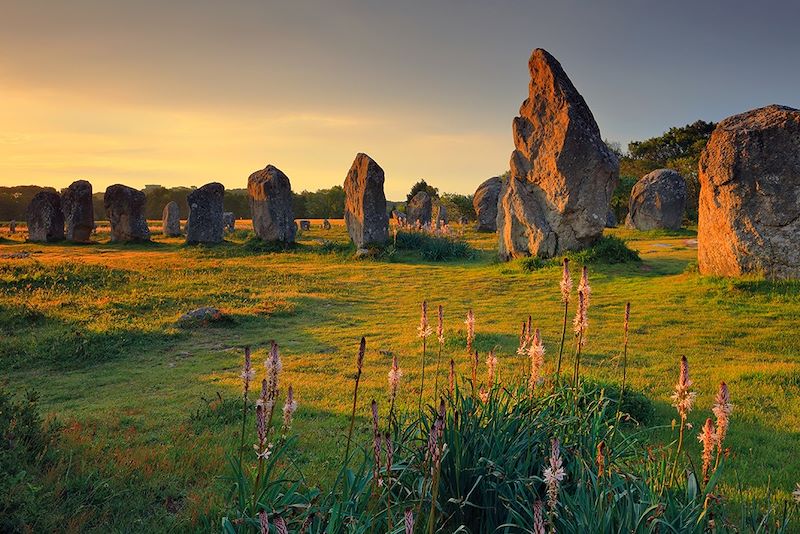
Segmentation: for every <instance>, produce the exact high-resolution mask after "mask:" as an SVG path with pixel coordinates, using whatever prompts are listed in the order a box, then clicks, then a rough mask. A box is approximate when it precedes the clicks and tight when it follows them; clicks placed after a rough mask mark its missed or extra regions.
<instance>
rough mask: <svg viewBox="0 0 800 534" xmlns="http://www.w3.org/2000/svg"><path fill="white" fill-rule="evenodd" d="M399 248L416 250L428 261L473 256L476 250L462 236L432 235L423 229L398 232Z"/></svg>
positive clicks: (397, 246)
mask: <svg viewBox="0 0 800 534" xmlns="http://www.w3.org/2000/svg"><path fill="white" fill-rule="evenodd" d="M394 246H395V247H396V248H397V250H403V251H414V252H416V253H418V254H419V255H420V256H421V257H422V258H423V259H425V260H428V261H450V260H461V259H469V258H472V257H473V256H474V254H475V251H474V250H473V249H472V247H470V246H469V243H467V242H466V241H464V240H463V239H461V238H457V237H446V236H437V235H432V234H429V233H427V232H422V231H416V230H412V231H407V230H401V231H399V232H397V238H396V239H395V243H394Z"/></svg>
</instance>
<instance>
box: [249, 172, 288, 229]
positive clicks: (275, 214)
mask: <svg viewBox="0 0 800 534" xmlns="http://www.w3.org/2000/svg"><path fill="white" fill-rule="evenodd" d="M247 195H248V196H249V197H250V213H251V217H252V219H253V230H255V232H256V235H257V236H258V237H260V238H261V239H263V240H264V241H277V242H281V243H294V238H295V234H296V232H297V226H296V224H295V221H294V211H293V210H292V185H291V183H289V178H288V177H287V176H286V175H285V174H283V172H282V171H281V170H280V169H279V168H277V167H274V166H272V165H267V166H266V167H264V169H262V170H260V171H256V172H254V173H253V174H251V175H250V177H249V178H248V179H247Z"/></svg>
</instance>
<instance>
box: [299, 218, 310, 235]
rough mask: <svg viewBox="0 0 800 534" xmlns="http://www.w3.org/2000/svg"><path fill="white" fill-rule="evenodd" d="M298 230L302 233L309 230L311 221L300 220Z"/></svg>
mask: <svg viewBox="0 0 800 534" xmlns="http://www.w3.org/2000/svg"><path fill="white" fill-rule="evenodd" d="M300 229H301V230H302V231H304V232H308V231H309V230H311V221H306V220H302V221H300Z"/></svg>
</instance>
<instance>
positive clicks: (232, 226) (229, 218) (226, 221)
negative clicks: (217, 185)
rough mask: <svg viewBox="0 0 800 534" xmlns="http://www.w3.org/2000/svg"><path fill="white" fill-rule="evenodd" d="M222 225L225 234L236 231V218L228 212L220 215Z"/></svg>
mask: <svg viewBox="0 0 800 534" xmlns="http://www.w3.org/2000/svg"><path fill="white" fill-rule="evenodd" d="M222 225H223V226H224V227H225V231H226V232H233V231H234V230H236V217H234V215H233V213H231V212H230V211H226V212H224V213H223V214H222Z"/></svg>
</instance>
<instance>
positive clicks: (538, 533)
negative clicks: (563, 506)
mask: <svg viewBox="0 0 800 534" xmlns="http://www.w3.org/2000/svg"><path fill="white" fill-rule="evenodd" d="M546 532H547V531H546V529H545V527H544V518H543V517H542V501H540V500H538V499H537V501H536V502H535V503H533V534H545V533H546Z"/></svg>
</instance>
